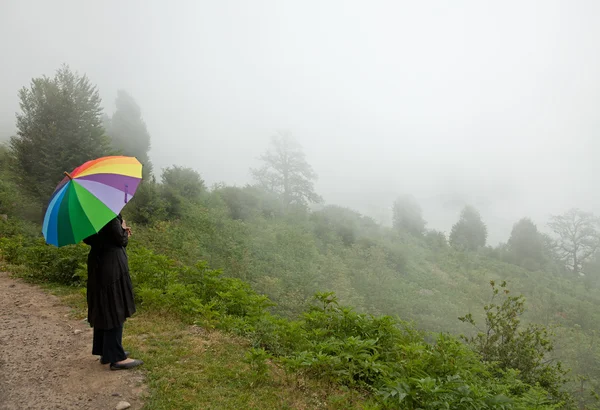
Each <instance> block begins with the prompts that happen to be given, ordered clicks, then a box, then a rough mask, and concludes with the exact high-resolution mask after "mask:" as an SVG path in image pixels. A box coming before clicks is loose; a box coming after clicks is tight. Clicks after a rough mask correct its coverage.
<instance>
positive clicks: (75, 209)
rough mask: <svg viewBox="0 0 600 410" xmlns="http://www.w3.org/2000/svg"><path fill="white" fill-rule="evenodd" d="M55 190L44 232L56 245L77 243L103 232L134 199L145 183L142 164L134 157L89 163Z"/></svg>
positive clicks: (110, 158) (121, 157)
mask: <svg viewBox="0 0 600 410" xmlns="http://www.w3.org/2000/svg"><path fill="white" fill-rule="evenodd" d="M65 175H66V177H65V178H64V179H63V180H62V181H61V183H60V184H58V186H57V187H56V189H55V190H54V193H53V194H52V197H51V198H50V203H49V205H48V209H47V210H46V215H45V217H44V225H43V227H42V233H43V234H44V238H46V242H47V243H49V244H51V245H55V246H64V245H70V244H75V243H78V242H79V241H81V240H82V239H85V238H87V237H88V236H90V235H93V234H95V233H97V232H98V231H100V229H102V227H103V226H105V225H106V224H107V223H108V222H109V221H110V220H112V219H113V218H115V217H116V216H117V215H118V214H119V212H121V210H122V209H123V207H124V206H125V205H126V204H127V202H129V200H131V198H132V197H133V195H134V194H135V191H136V189H137V187H138V185H139V184H140V181H141V180H142V164H140V162H139V161H138V160H137V159H136V158H133V157H124V156H111V157H104V158H99V159H96V160H93V161H88V162H86V163H85V164H83V165H81V166H80V167H78V168H75V169H74V170H73V172H71V173H70V174H69V173H68V172H65Z"/></svg>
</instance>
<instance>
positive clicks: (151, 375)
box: [4, 266, 370, 410]
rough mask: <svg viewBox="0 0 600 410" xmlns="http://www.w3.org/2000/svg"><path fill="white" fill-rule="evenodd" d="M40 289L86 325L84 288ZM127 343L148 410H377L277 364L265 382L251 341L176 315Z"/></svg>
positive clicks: (147, 318) (140, 318)
mask: <svg viewBox="0 0 600 410" xmlns="http://www.w3.org/2000/svg"><path fill="white" fill-rule="evenodd" d="M8 268H10V267H9V266H4V269H6V270H8ZM15 276H20V275H15ZM37 285H38V286H40V287H41V288H42V289H44V290H45V291H47V292H49V293H52V294H54V295H56V296H58V297H59V298H60V299H61V300H62V302H63V303H64V304H65V305H67V306H69V307H71V309H72V310H71V315H72V317H73V318H77V319H83V318H85V315H86V302H85V290H84V289H81V288H75V287H67V286H61V285H56V284H47V283H46V284H39V283H38V284H37ZM123 344H124V345H125V346H126V347H127V349H128V350H129V351H130V352H131V356H132V357H135V358H140V359H142V360H144V366H143V368H142V371H143V372H144V374H145V377H146V383H147V385H148V389H147V396H146V397H144V401H145V406H144V409H147V410H159V409H160V410H162V409H181V410H185V409H199V408H202V409H238V408H240V409H241V408H243V409H362V408H369V407H370V406H369V405H368V404H367V403H365V402H364V400H363V398H362V397H361V396H359V395H358V394H357V393H356V392H351V391H345V390H341V389H340V388H339V387H335V386H332V385H328V384H326V383H321V382H318V381H315V380H311V379H307V378H304V377H302V376H300V375H298V374H286V373H285V372H284V371H283V370H282V369H281V368H280V367H279V366H277V365H276V364H274V363H269V370H268V374H267V377H266V378H262V379H261V378H258V377H257V376H256V373H255V372H253V371H252V369H251V367H250V365H249V364H248V363H246V362H245V357H246V353H247V352H248V349H249V348H250V345H249V343H248V342H247V341H246V340H244V339H242V338H239V337H235V336H232V335H229V334H226V333H223V332H220V331H216V330H206V329H203V328H199V327H197V326H189V325H187V324H185V323H183V322H181V321H180V320H178V319H177V318H175V317H172V316H168V315H159V314H157V313H153V312H149V311H144V310H143V309H142V310H141V311H140V312H139V313H137V314H136V315H135V316H134V317H132V318H130V319H128V320H127V322H126V324H125V331H124V340H123Z"/></svg>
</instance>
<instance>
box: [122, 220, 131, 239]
mask: <svg viewBox="0 0 600 410" xmlns="http://www.w3.org/2000/svg"><path fill="white" fill-rule="evenodd" d="M121 227H122V228H123V229H125V230H126V231H127V237H130V236H131V228H130V227H128V226H127V224H126V223H125V219H123V222H122V223H121Z"/></svg>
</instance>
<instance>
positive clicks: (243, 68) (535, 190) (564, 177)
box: [0, 0, 600, 242]
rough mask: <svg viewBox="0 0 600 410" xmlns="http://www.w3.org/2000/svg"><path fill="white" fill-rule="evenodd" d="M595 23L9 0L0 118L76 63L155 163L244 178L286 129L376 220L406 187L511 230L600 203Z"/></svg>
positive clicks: (7, 122)
mask: <svg viewBox="0 0 600 410" xmlns="http://www.w3.org/2000/svg"><path fill="white" fill-rule="evenodd" d="M598 21H600V2H599V1H594V0H588V1H584V0H580V1H577V0H572V1H554V0H548V1H541V0H540V1H502V2H488V1H475V0H473V1H458V0H455V1H342V0H339V1H338V0H336V1H333V0H331V1H282V0H279V1H278V0H271V1H252V2H248V1H242V0H239V1H223V0H221V1H181V0H176V1H169V2H167V1H141V0H136V1H134V0H129V1H114V0H105V1H102V2H93V3H92V2H87V1H81V0H79V1H77V0H69V1H64V0H63V1H57V0H53V1H45V0H38V1H27V0H18V1H17V0H3V1H1V2H0V55H1V56H2V62H3V64H2V67H3V69H2V75H1V76H0V131H2V130H3V129H4V130H11V128H12V127H14V113H15V111H17V110H18V103H17V102H18V101H17V90H18V89H19V88H20V87H22V86H24V85H27V84H28V82H29V81H30V79H31V78H32V77H35V76H40V75H43V74H46V75H49V76H51V75H53V73H54V71H55V70H56V69H57V68H58V67H59V66H60V65H61V64H62V63H68V64H69V65H70V66H71V67H72V68H73V69H74V70H77V71H79V72H80V73H86V74H87V75H88V76H89V77H90V79H91V80H92V82H94V83H96V84H97V85H98V87H99V88H100V92H101V94H102V96H103V98H104V105H105V107H106V108H107V111H108V112H109V113H110V112H112V110H113V100H114V97H115V96H116V90H117V89H119V88H124V89H126V90H127V91H128V92H130V93H131V94H132V95H133V96H134V97H135V98H136V99H137V101H138V102H139V104H140V106H141V108H142V112H143V115H144V118H145V120H146V122H147V124H148V128H149V131H150V132H151V135H152V139H153V140H152V141H153V150H152V152H151V157H152V159H153V161H154V163H155V166H156V167H157V168H158V169H160V168H162V167H165V166H169V165H171V164H174V163H175V164H180V165H186V166H191V167H193V168H195V169H197V170H198V171H199V172H200V173H201V174H202V176H203V177H204V178H205V179H206V181H207V182H208V183H209V184H210V183H214V182H219V181H224V182H228V183H237V184H243V183H246V182H249V173H248V168H249V167H251V166H255V165H256V157H258V156H259V155H260V153H261V152H263V151H264V150H265V149H266V148H267V144H268V140H269V137H270V136H271V135H272V134H273V133H274V131H275V130H277V129H288V130H290V131H292V132H293V134H294V135H295V136H296V138H297V139H298V140H299V141H300V143H301V144H302V145H303V146H304V148H305V151H306V153H307V157H308V160H309V161H310V163H311V164H312V165H313V168H314V169H315V171H316V172H317V173H318V174H319V177H320V178H319V181H318V183H317V188H318V190H319V192H320V193H321V194H322V195H323V196H324V197H325V199H326V200H327V201H328V202H331V203H338V204H341V205H345V206H350V207H353V208H356V209H358V210H360V211H363V212H370V213H372V214H373V215H375V216H377V215H379V214H382V213H383V214H385V213H386V212H388V211H387V208H388V207H389V206H390V205H391V201H392V200H393V199H394V197H395V196H396V195H398V194H400V193H404V192H408V193H412V194H413V195H415V196H416V197H417V199H419V200H420V202H421V204H422V205H423V207H424V210H425V218H426V219H427V220H428V221H429V222H430V224H429V225H430V226H431V227H435V228H438V229H442V230H445V231H449V228H450V226H451V224H452V223H453V222H454V221H455V220H456V218H457V216H458V212H459V210H460V207H461V206H462V203H463V202H464V201H468V202H470V203H472V204H474V205H475V206H477V207H478V208H479V209H480V211H481V213H482V215H483V216H484V219H485V220H486V222H487V223H488V225H489V228H490V240H491V241H492V242H497V241H504V240H506V237H507V235H508V233H509V232H510V229H511V225H512V223H513V222H515V221H516V219H518V218H520V217H522V216H531V217H533V218H534V219H535V220H536V221H538V222H539V223H540V225H543V224H544V223H545V221H546V219H547V217H548V215H549V214H550V213H558V212H562V211H564V210H566V209H567V208H569V207H572V206H578V207H580V208H583V209H586V210H592V211H596V212H598V213H600V195H599V194H598V182H600V178H599V177H598V166H597V165H596V157H597V156H598V155H597V153H598V148H599V147H600V143H599V142H597V139H598V135H599V131H600V116H599V115H598V112H599V109H600V76H599V75H598V73H600V46H599V42H600V41H599V40H600V25H599V24H597V22H598ZM11 131H12V130H11ZM5 132H7V131H5ZM450 198H454V200H455V202H454V203H455V205H453V206H450V205H449V201H450Z"/></svg>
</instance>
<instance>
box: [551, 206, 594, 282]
mask: <svg viewBox="0 0 600 410" xmlns="http://www.w3.org/2000/svg"><path fill="white" fill-rule="evenodd" d="M598 223H599V221H598V218H596V217H595V216H594V215H593V214H592V213H589V212H583V211H580V210H579V209H576V208H573V209H570V210H569V211H567V212H565V213H564V214H563V215H555V216H552V217H551V218H550V222H549V223H548V226H549V227H550V229H552V230H553V231H554V233H555V234H556V235H558V238H557V241H556V252H557V253H558V255H559V256H560V258H561V260H562V261H563V262H564V263H565V265H566V266H567V268H569V269H570V270H571V271H572V272H573V273H575V274H578V273H580V272H581V267H582V265H583V264H584V263H585V262H587V261H588V260H589V259H590V258H591V257H592V256H594V254H595V253H596V251H597V250H598V246H599V245H600V235H599V234H598Z"/></svg>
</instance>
